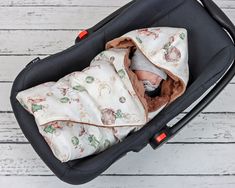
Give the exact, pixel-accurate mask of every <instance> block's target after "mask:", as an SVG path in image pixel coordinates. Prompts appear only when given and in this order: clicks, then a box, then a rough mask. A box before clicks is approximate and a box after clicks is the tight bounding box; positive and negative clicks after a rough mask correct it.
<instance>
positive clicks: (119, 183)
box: [0, 0, 235, 188]
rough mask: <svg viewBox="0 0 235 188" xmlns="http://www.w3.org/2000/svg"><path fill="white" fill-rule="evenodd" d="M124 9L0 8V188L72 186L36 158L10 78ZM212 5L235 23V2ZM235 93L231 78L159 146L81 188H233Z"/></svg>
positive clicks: (22, 0) (118, 2)
mask: <svg viewBox="0 0 235 188" xmlns="http://www.w3.org/2000/svg"><path fill="white" fill-rule="evenodd" d="M127 2H129V0H115V1H110V0H79V1H78V0H50V1H49V0H11V1H0V17H1V19H0V44H1V45H0V91H1V92H0V151H1V152H0V187H1V188H5V187H7V188H13V187H14V188H15V187H18V188H31V187H33V188H41V187H44V188H54V187H57V188H64V187H75V186H71V185H68V184H65V183H63V182H61V181H60V180H59V179H57V178H56V177H55V176H53V174H52V172H51V171H50V170H49V169H48V168H47V167H46V166H45V165H44V164H43V162H42V161H41V160H40V159H39V157H38V156H37V155H36V153H35V152H34V151H33V149H32V147H31V146H30V144H29V143H28V141H27V140H26V138H25V137H24V135H23V133H22V132H21V130H20V128H19V126H18V125H17V122H16V120H15V119H14V115H13V113H12V109H11V107H10V103H9V92H10V88H11V85H12V81H13V80H14V78H15V76H16V75H17V74H18V73H19V71H20V70H22V69H23V67H24V66H25V65H26V64H27V63H28V62H29V61H30V60H31V59H33V58H34V57H37V56H40V57H42V58H43V57H45V56H47V55H50V54H53V53H56V52H59V51H61V50H63V49H66V48H67V47H69V46H71V45H72V44H73V42H74V39H75V37H76V35H77V32H78V30H79V29H82V28H87V27H90V26H92V25H93V24H95V23H97V22H98V21H99V20H101V19H102V18H104V17H105V16H107V15H108V14H109V13H111V12H113V11H114V10H116V9H117V8H118V7H120V6H123V5H124V4H125V3H127ZM216 3H217V4H218V5H219V6H220V7H221V8H222V9H223V10H224V11H225V12H226V14H227V15H228V16H229V17H230V18H231V19H232V20H233V22H235V0H216ZM234 93H235V79H233V81H231V83H230V84H229V85H228V86H227V87H226V89H225V90H224V91H223V92H222V93H221V95H220V96H219V97H217V98H216V100H215V101H214V102H213V103H212V104H211V105H210V106H209V107H208V108H207V109H205V110H204V111H203V112H202V113H201V114H200V115H199V116H198V117H196V118H195V119H194V120H193V121H192V122H191V123H189V125H188V126H187V127H186V128H185V129H184V130H183V131H182V132H181V133H179V134H178V135H177V136H176V137H175V138H174V139H172V140H171V141H170V142H169V143H167V144H166V145H165V146H164V147H162V148H160V149H159V150H157V151H153V150H152V149H151V148H150V147H147V148H146V149H144V150H143V151H141V152H140V153H137V154H136V153H130V154H128V155H127V156H126V157H125V158H123V159H121V160H119V161H118V162H117V163H116V164H114V165H113V166H112V167H111V168H110V169H108V170H107V171H106V172H105V173H104V174H102V175H101V176H100V177H98V178H97V179H95V180H94V181H92V182H90V183H88V184H86V185H83V186H79V187H84V188H88V187H94V188H104V187H108V188H109V187H111V188H125V187H128V188H129V187H136V188H140V187H141V188H142V187H154V188H155V187H164V188H234V187H235V157H234V156H235V105H234V104H235V98H234ZM186 112H187V111H186ZM183 115H184V113H182V114H181V115H180V116H179V117H178V118H177V119H179V118H180V117H182V116H183ZM177 119H176V120H177ZM176 120H174V121H176ZM166 164H167V165H166ZM77 187H78V186H77Z"/></svg>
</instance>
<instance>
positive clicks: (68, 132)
mask: <svg viewBox="0 0 235 188" xmlns="http://www.w3.org/2000/svg"><path fill="white" fill-rule="evenodd" d="M136 49H139V50H140V51H141V52H142V53H143V55H144V56H145V57H146V58H147V59H148V60H149V61H150V62H151V63H152V64H154V65H155V66H157V67H158V68H161V69H162V70H164V71H165V72H166V73H167V75H168V78H167V80H164V81H163V83H162V86H161V93H160V95H159V96H156V97H153V98H151V97H149V96H147V95H146V94H145V90H144V87H143V84H142V82H140V81H139V80H138V78H137V76H136V75H135V73H134V72H133V71H131V70H130V65H131V59H130V53H131V52H132V51H133V50H136ZM78 63H82V62H78ZM188 79H189V68H188V41H187V31H186V30H185V29H182V28H167V27H162V28H146V29H139V30H134V31H131V32H129V33H127V34H125V35H123V36H121V37H119V38H116V39H114V40H112V41H110V42H108V43H107V44H106V50H105V51H103V52H101V53H100V54H98V55H97V56H96V57H95V58H94V59H93V60H92V62H91V64H90V66H89V67H87V68H86V69H84V70H82V71H77V72H73V73H71V74H69V75H67V76H65V77H63V78H61V79H60V80H58V81H57V82H47V83H44V84H40V85H37V86H35V87H32V88H29V89H27V90H24V91H21V92H19V93H18V95H17V99H18V101H19V102H20V103H21V104H22V106H23V107H24V108H25V109H26V110H27V111H28V112H29V113H31V114H32V115H33V116H34V117H35V121H36V123H37V126H38V129H39V131H40V133H41V135H42V136H43V137H44V138H45V140H46V142H47V143H48V145H49V147H50V148H51V150H52V152H53V153H54V155H55V157H57V158H58V159H59V160H60V161H61V162H67V161H69V160H74V159H78V158H83V157H86V156H89V155H92V154H95V153H98V152H101V151H103V150H105V149H107V148H108V147H110V146H112V145H113V144H116V143H118V142H120V141H122V140H123V139H124V138H125V137H126V136H127V135H128V134H129V133H131V132H133V131H137V130H139V129H140V128H142V127H143V126H144V125H145V124H146V123H147V122H149V121H150V120H151V119H152V118H153V117H154V116H156V115H157V114H158V113H159V112H160V111H161V110H162V109H163V108H164V107H165V106H166V105H169V104H170V103H171V102H173V101H174V100H175V99H176V98H178V97H179V96H181V95H182V94H183V93H184V92H185V90H186V86H187V83H188Z"/></svg>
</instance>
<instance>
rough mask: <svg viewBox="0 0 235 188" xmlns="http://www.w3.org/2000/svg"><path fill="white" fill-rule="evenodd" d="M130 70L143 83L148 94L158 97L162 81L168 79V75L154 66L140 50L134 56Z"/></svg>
mask: <svg viewBox="0 0 235 188" xmlns="http://www.w3.org/2000/svg"><path fill="white" fill-rule="evenodd" d="M130 68H131V69H132V70H133V71H134V73H135V74H136V75H137V77H138V79H139V80H141V81H142V82H143V84H144V88H145V91H146V94H148V95H149V96H156V95H158V93H159V91H160V87H159V86H160V85H161V82H162V80H166V79H167V74H166V73H165V72H164V71H163V70H162V69H160V68H158V67H156V66H155V65H153V64H152V63H151V62H150V61H149V60H148V59H147V58H146V57H145V56H144V55H143V53H141V52H140V51H139V50H138V49H137V50H136V51H135V53H134V54H133V57H132V63H131V67H130Z"/></svg>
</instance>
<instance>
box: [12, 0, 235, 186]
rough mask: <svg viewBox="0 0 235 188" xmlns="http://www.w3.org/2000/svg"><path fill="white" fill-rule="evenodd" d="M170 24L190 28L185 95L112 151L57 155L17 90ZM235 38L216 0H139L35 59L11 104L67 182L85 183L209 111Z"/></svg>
mask: <svg viewBox="0 0 235 188" xmlns="http://www.w3.org/2000/svg"><path fill="white" fill-rule="evenodd" d="M164 26H166V27H181V28H186V29H187V31H188V38H189V68H190V83H189V85H188V88H187V91H186V92H185V93H184V95H183V96H182V97H180V98H178V99H177V100H176V101H175V102H173V103H172V104H171V105H169V106H168V107H167V108H165V109H164V110H163V111H161V112H160V113H159V114H158V115H157V116H156V117H155V118H154V119H153V120H152V121H150V122H149V123H148V124H147V125H146V126H145V127H144V128H142V129H141V130H139V131H138V132H135V133H133V134H130V135H129V136H128V137H127V138H126V139H125V140H124V141H123V142H121V143H119V144H116V145H114V146H112V147H111V148H109V149H108V150H105V151H104V152H102V153H99V154H97V155H93V156H89V157H86V158H83V159H78V160H74V161H70V162H67V163H61V162H60V161H59V160H57V159H56V158H55V157H54V155H53V154H52V152H51V150H50V148H49V147H48V145H47V143H46V142H45V140H44V139H43V137H42V136H41V134H40V133H39V131H38V129H37V125H36V123H35V121H34V117H33V116H32V115H30V114H29V113H28V112H27V111H26V110H24V108H23V107H22V106H21V105H20V104H19V102H18V101H17V100H16V95H17V93H18V92H19V91H22V90H25V89H28V88H30V87H33V86H36V85H38V84H41V83H44V82H48V81H57V80H58V79H60V78H61V77H63V76H65V75H67V74H69V73H71V72H74V71H80V70H82V69H84V68H85V67H87V66H89V63H90V61H91V60H92V59H93V58H94V57H95V56H96V55H97V54H98V53H100V52H101V51H103V50H104V48H105V43H106V42H108V41H110V40H112V39H114V38H116V37H119V36H121V35H123V34H125V33H127V32H128V31H131V30H135V29H139V28H146V27H164ZM224 29H226V30H227V32H228V33H227V32H226V31H225V30H224ZM229 35H230V36H229ZM234 39H235V27H234V25H233V23H232V22H231V21H230V20H229V19H228V18H227V16H226V15H225V14H224V13H223V12H222V11H221V10H220V9H219V8H218V7H217V5H215V4H214V3H213V1H212V0H201V1H200V2H198V1H196V0H133V1H131V2H130V3H128V4H127V5H125V6H124V7H122V8H120V9H119V10H117V11H116V12H114V13H113V14H111V15H110V16H108V17H107V18H105V19H104V20H102V21H101V22H99V23H98V24H97V25H95V26H94V27H92V28H90V29H88V30H85V31H83V32H82V33H80V35H79V36H78V38H77V39H76V44H75V45H73V46H72V47H70V48H69V49H67V50H65V51H63V52H60V53H57V54H55V55H52V56H50V57H47V58H45V59H41V60H40V59H39V58H37V59H35V60H33V61H32V62H30V63H29V64H28V65H27V66H26V67H25V68H24V70H23V71H22V72H21V73H20V74H19V75H18V77H17V78H16V80H15V81H14V84H13V87H12V91H11V105H12V108H13V111H14V114H15V116H16V119H17V121H18V123H19V125H20V127H21V129H22V131H23V133H24V134H25V136H26V138H27V139H28V140H29V142H30V143H31V145H32V146H33V148H34V149H35V151H36V152H37V153H38V155H39V156H40V157H41V159H42V160H43V161H44V162H45V163H46V165H47V166H48V167H49V168H50V169H51V170H52V171H53V172H54V174H55V175H56V176H58V177H59V178H60V179H61V180H63V181H65V182H67V183H70V184H83V183H86V182H88V181H90V180H92V179H94V178H95V177H97V176H98V175H100V174H101V173H102V172H104V171H105V170H106V169H107V168H108V167H109V166H110V165H112V164H113V163H114V162H115V161H116V160H117V159H119V158H121V157H123V156H124V155H125V154H126V153H128V152H130V151H134V152H138V151H140V150H141V149H143V148H144V147H145V146H146V145H147V144H149V143H150V144H151V146H152V147H153V148H154V149H156V148H158V146H160V145H161V144H162V143H165V142H166V141H168V140H169V139H170V138H171V137H172V136H174V135H175V134H176V133H177V132H178V131H179V130H181V129H182V128H183V127H184V126H185V125H186V124H187V123H188V122H189V121H190V120H191V119H192V118H193V117H195V116H196V115H197V114H198V113H199V112H200V111H201V110H203V109H204V108H205V107H206V106H207V105H208V104H209V103H210V102H211V101H212V100H213V99H214V98H215V97H216V96H217V95H218V94H219V93H220V92H221V90H222V89H223V88H224V87H225V86H226V85H227V84H228V83H229V81H230V80H231V79H232V78H233V76H234V74H235V65H234V64H233V61H234V57H235V48H234V43H233V41H234ZM48 70H53V71H48ZM215 83H216V85H215V86H214V87H213V89H212V90H211V91H210V92H209V93H208V94H207V95H206V96H205V97H204V98H203V99H202V100H201V101H200V102H199V103H198V104H197V105H196V106H195V107H194V108H193V109H192V110H190V112H189V113H187V114H186V115H185V116H184V117H183V118H182V119H181V120H180V121H179V122H178V123H176V124H175V125H174V126H172V127H168V126H167V123H168V122H169V121H171V120H172V119H173V118H175V117H176V116H177V115H178V114H179V113H181V112H182V111H184V110H185V109H186V108H187V107H189V106H190V105H191V104H192V103H193V102H194V101H196V100H197V99H199V98H200V97H201V96H202V95H203V94H204V93H205V92H206V91H207V90H208V89H209V88H210V87H211V86H213V85H214V84H215Z"/></svg>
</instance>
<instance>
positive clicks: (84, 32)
mask: <svg viewBox="0 0 235 188" xmlns="http://www.w3.org/2000/svg"><path fill="white" fill-rule="evenodd" d="M86 35H88V31H87V30H83V31H81V32H80V33H79V35H78V37H79V38H80V39H83V38H84V37H85V36H86Z"/></svg>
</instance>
